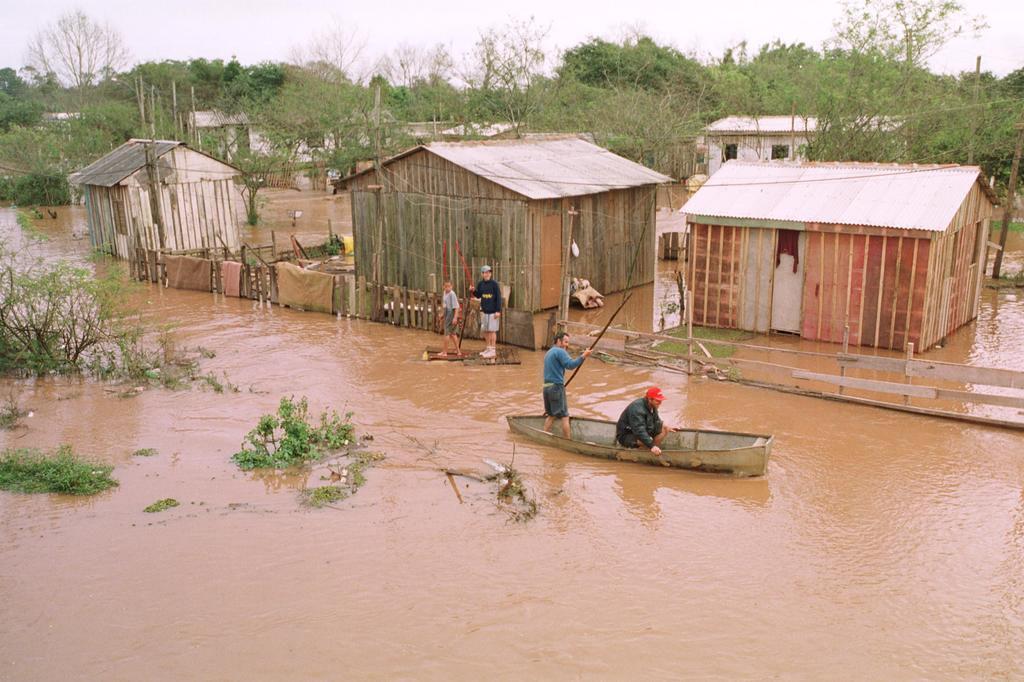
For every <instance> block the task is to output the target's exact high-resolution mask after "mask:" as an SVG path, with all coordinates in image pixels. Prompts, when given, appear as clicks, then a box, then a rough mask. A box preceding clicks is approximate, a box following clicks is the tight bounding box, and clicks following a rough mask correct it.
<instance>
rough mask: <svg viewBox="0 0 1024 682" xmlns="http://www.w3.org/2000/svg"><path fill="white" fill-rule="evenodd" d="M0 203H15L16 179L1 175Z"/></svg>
mask: <svg viewBox="0 0 1024 682" xmlns="http://www.w3.org/2000/svg"><path fill="white" fill-rule="evenodd" d="M0 201H14V178H12V177H10V176H9V175H0Z"/></svg>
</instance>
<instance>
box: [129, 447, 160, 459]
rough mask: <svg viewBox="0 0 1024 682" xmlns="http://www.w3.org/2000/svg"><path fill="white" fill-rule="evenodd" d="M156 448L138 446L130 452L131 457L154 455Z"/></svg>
mask: <svg viewBox="0 0 1024 682" xmlns="http://www.w3.org/2000/svg"><path fill="white" fill-rule="evenodd" d="M155 456H156V448H139V449H138V450H136V451H135V452H133V453H132V457H155Z"/></svg>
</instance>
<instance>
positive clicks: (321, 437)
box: [231, 396, 355, 471]
mask: <svg viewBox="0 0 1024 682" xmlns="http://www.w3.org/2000/svg"><path fill="white" fill-rule="evenodd" d="M351 419H352V413H351V412H349V413H348V414H346V415H345V417H344V418H342V417H340V416H339V415H338V413H337V412H335V411H334V410H330V411H327V410H324V411H323V412H321V413H320V419H319V424H318V425H316V426H314V425H313V424H312V423H310V416H309V403H308V401H307V400H306V398H305V396H303V398H302V399H301V400H299V401H296V400H295V399H294V397H291V398H281V402H280V404H279V405H278V408H277V413H276V414H265V415H263V416H262V417H260V420H259V423H257V424H256V428H254V429H253V430H252V431H250V432H249V433H247V434H246V436H245V439H244V440H243V441H242V449H241V450H239V451H238V452H236V453H235V454H234V455H232V456H231V459H232V460H233V461H234V462H235V464H237V465H238V466H239V468H241V469H244V470H246V471H248V470H251V469H284V468H287V467H290V466H295V465H297V464H302V463H304V462H311V461H315V460H318V459H320V458H322V457H323V456H324V454H326V453H327V452H329V451H331V450H338V449H340V448H343V447H346V446H348V445H351V444H352V443H354V442H355V437H354V432H355V426H354V425H353V424H352V421H351Z"/></svg>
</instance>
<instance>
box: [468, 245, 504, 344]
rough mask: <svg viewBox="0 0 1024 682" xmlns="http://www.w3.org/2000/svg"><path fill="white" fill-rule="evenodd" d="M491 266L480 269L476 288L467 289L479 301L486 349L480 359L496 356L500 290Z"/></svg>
mask: <svg viewBox="0 0 1024 682" xmlns="http://www.w3.org/2000/svg"><path fill="white" fill-rule="evenodd" d="M493 276H494V275H493V274H492V273H491V266H490V265H485V266H483V267H482V268H480V281H479V282H477V283H476V286H475V287H474V286H471V287H469V293H470V295H471V296H472V297H473V298H479V299H480V334H481V335H482V336H483V337H484V343H485V344H486V348H484V350H483V352H482V353H480V357H482V358H494V357H496V356H497V349H496V346H497V343H498V318H500V317H501V288H500V287H499V286H498V283H497V282H495V281H494V279H492V278H493Z"/></svg>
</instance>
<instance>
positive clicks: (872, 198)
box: [682, 161, 995, 232]
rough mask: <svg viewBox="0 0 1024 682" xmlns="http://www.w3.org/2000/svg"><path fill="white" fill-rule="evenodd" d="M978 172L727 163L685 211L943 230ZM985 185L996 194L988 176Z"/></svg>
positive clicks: (972, 168)
mask: <svg viewBox="0 0 1024 682" xmlns="http://www.w3.org/2000/svg"><path fill="white" fill-rule="evenodd" d="M980 173H981V171H980V169H979V168H978V167H977V166H917V165H914V166H906V165H902V166H901V165H896V164H858V163H827V164H826V163H802V164H795V163H779V162H775V163H772V162H744V161H729V162H728V163H726V164H725V165H724V166H722V168H721V169H720V170H719V171H718V172H717V173H715V174H714V175H712V176H711V178H710V179H709V180H708V181H707V182H706V183H705V184H704V186H703V187H701V188H700V189H699V190H698V191H697V193H696V194H695V195H693V197H692V198H691V199H690V200H689V201H688V202H686V205H685V206H683V209H682V210H683V211H684V212H685V213H686V214H687V215H706V216H717V217H723V218H749V219H755V220H780V221H781V220H789V221H795V222H805V223H835V224H840V225H871V226H875V227H894V228H904V229H913V230H930V231H937V232H941V231H943V230H945V229H946V227H947V226H948V225H949V223H950V221H952V219H953V216H954V215H955V214H956V212H957V210H959V208H960V204H961V203H963V200H964V199H965V198H966V197H967V193H968V192H969V191H970V189H971V187H972V185H973V184H974V183H975V182H978V181H979V177H980ZM979 184H981V186H982V188H983V189H984V190H986V195H987V196H989V198H990V199H993V197H992V195H991V194H990V193H989V192H988V191H987V190H988V188H987V187H986V186H985V184H984V182H980V183H979ZM993 203H995V201H994V199H993Z"/></svg>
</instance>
